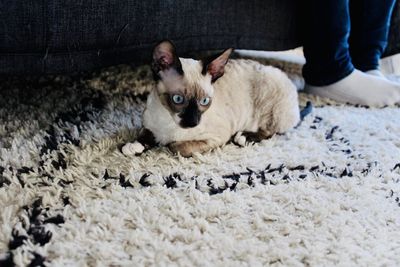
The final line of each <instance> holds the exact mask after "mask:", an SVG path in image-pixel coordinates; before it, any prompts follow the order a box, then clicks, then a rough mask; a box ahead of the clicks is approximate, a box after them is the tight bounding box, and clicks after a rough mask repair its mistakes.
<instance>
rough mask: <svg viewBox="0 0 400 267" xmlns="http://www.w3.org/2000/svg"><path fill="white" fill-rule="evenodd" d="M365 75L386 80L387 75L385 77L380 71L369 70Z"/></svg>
mask: <svg viewBox="0 0 400 267" xmlns="http://www.w3.org/2000/svg"><path fill="white" fill-rule="evenodd" d="M365 73H367V74H369V75H373V76H376V77H381V78H385V79H386V77H385V75H383V73H382V72H381V71H380V70H368V71H366V72H365Z"/></svg>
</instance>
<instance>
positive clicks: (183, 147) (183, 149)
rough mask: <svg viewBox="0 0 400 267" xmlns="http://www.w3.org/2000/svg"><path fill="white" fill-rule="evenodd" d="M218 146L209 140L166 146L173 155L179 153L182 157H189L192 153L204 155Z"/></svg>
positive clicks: (181, 142)
mask: <svg viewBox="0 0 400 267" xmlns="http://www.w3.org/2000/svg"><path fill="white" fill-rule="evenodd" d="M217 146H218V145H217V144H216V143H214V142H211V141H209V140H194V141H178V142H173V143H170V144H168V148H169V149H170V150H171V151H172V152H173V153H178V152H179V153H180V154H181V155H182V156H183V157H191V156H192V155H193V154H194V153H196V152H198V153H204V152H207V151H210V150H211V149H213V148H215V147H217Z"/></svg>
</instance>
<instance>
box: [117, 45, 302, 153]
mask: <svg viewBox="0 0 400 267" xmlns="http://www.w3.org/2000/svg"><path fill="white" fill-rule="evenodd" d="M232 51H233V49H232V48H229V49H226V50H225V51H223V52H222V53H219V54H217V55H214V56H211V57H209V58H206V59H203V60H194V59H190V58H179V57H178V55H177V53H176V49H175V46H174V44H173V43H172V42H171V41H169V40H164V41H161V42H160V43H158V44H157V45H156V46H155V47H154V50H153V61H152V71H153V73H154V78H155V80H156V87H155V88H154V89H153V90H152V91H151V92H150V94H149V96H148V99H147V103H146V108H145V110H144V112H143V129H142V131H141V133H140V135H139V138H138V142H139V148H138V147H137V146H138V144H137V146H136V148H134V149H138V150H139V151H137V152H138V153H140V152H141V150H143V148H148V147H149V146H153V145H155V144H160V145H166V146H168V147H169V149H170V150H171V151H172V152H174V153H179V154H180V155H182V156H184V157H190V156H192V155H193V154H194V153H197V152H198V153H204V152H207V151H210V150H212V149H214V148H217V147H220V146H223V145H224V144H226V143H227V142H228V141H229V140H230V139H231V138H232V137H234V139H235V140H236V141H237V142H241V143H242V144H243V142H244V141H243V140H244V139H243V138H246V139H245V140H246V141H247V142H258V141H261V140H262V139H267V138H269V137H271V136H272V135H274V134H276V133H284V132H286V131H288V130H290V129H291V128H293V127H294V126H296V125H297V124H298V123H299V121H300V110H299V103H298V94H297V90H296V88H295V86H294V84H293V83H292V82H291V81H290V80H289V78H288V77H287V75H286V74H285V73H283V72H282V71H281V70H279V69H277V68H274V67H271V66H264V65H262V64H260V63H258V62H256V61H253V60H244V59H234V60H232V59H231V60H230V59H229V57H230V55H231V53H232ZM140 143H142V144H144V145H145V146H144V147H140ZM125 148H126V149H125V150H126V151H127V150H129V147H128V146H125ZM131 148H132V147H131Z"/></svg>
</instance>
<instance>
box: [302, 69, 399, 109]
mask: <svg viewBox="0 0 400 267" xmlns="http://www.w3.org/2000/svg"><path fill="white" fill-rule="evenodd" d="M304 91H305V92H307V93H310V94H314V95H318V96H321V97H327V98H330V99H333V100H335V101H338V102H341V103H350V104H360V105H367V106H373V107H383V106H386V105H393V104H395V103H399V102H400V84H398V83H394V82H391V81H389V80H386V79H382V78H379V77H376V76H373V75H370V74H365V73H363V72H361V71H359V70H354V71H353V72H352V73H351V74H350V75H348V76H347V77H345V78H343V79H342V80H340V81H337V82H335V83H333V84H330V85H325V86H313V85H308V84H306V86H305V88H304Z"/></svg>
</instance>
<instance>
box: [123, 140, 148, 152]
mask: <svg viewBox="0 0 400 267" xmlns="http://www.w3.org/2000/svg"><path fill="white" fill-rule="evenodd" d="M121 151H122V154H124V155H125V156H132V155H135V156H137V155H140V154H142V153H143V151H144V146H143V145H142V144H141V143H139V142H138V141H135V142H134V143H127V144H125V145H124V146H123V147H122V149H121Z"/></svg>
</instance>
